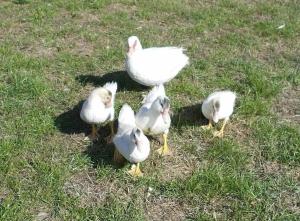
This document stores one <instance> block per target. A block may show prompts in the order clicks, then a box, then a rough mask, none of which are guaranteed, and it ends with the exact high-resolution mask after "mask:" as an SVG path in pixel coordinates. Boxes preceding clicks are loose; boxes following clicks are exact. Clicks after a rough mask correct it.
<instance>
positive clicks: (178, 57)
mask: <svg viewBox="0 0 300 221" xmlns="http://www.w3.org/2000/svg"><path fill="white" fill-rule="evenodd" d="M183 51H184V49H183V48H178V47H153V48H146V49H143V48H142V45H141V43H140V41H139V39H138V38H137V37H136V36H131V37H129V38H128V52H127V57H126V69H127V72H128V74H129V76H130V77H131V78H132V79H133V80H134V81H136V82H138V83H140V84H142V85H145V86H155V85H159V84H163V83H166V82H168V81H170V80H171V79H173V78H174V77H175V76H176V75H177V74H178V73H179V71H180V70H181V69H182V68H184V67H185V66H186V65H187V64H188V63H189V58H188V57H187V56H186V55H185V54H184V53H183Z"/></svg>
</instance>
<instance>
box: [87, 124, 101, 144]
mask: <svg viewBox="0 0 300 221" xmlns="http://www.w3.org/2000/svg"><path fill="white" fill-rule="evenodd" d="M98 135H99V134H98V132H97V126H96V125H95V124H92V133H91V135H90V136H89V137H90V139H91V140H96V139H97V137H98Z"/></svg>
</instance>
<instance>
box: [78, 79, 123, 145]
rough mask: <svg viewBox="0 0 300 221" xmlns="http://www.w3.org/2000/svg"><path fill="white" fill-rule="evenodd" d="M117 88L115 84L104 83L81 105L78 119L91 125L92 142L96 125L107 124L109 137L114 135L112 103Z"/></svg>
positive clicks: (96, 135) (95, 136) (95, 134)
mask: <svg viewBox="0 0 300 221" xmlns="http://www.w3.org/2000/svg"><path fill="white" fill-rule="evenodd" d="M117 88H118V85H117V83H116V82H110V83H106V84H105V85H104V86H103V87H99V88H96V89H94V90H93V91H92V92H91V94H90V95H89V97H88V98H87V99H86V100H85V102H84V103H83V105H82V108H81V111H80V118H81V119H82V120H83V121H85V122H86V123H88V124H91V125H92V133H91V135H90V138H91V139H92V140H95V139H96V138H97V137H98V133H97V126H96V125H97V124H104V123H106V122H109V123H110V128H111V135H113V134H114V128H113V120H114V113H115V109H114V102H115V95H116V91H117Z"/></svg>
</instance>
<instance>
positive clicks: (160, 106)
mask: <svg viewBox="0 0 300 221" xmlns="http://www.w3.org/2000/svg"><path fill="white" fill-rule="evenodd" d="M152 108H153V110H155V111H157V112H159V113H160V114H162V115H163V116H164V115H166V114H168V113H169V110H170V100H169V98H167V97H161V96H159V97H158V98H156V100H155V101H154V102H153V104H152Z"/></svg>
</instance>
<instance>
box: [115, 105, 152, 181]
mask: <svg viewBox="0 0 300 221" xmlns="http://www.w3.org/2000/svg"><path fill="white" fill-rule="evenodd" d="M118 123H119V125H118V132H117V134H116V136H115V137H114V138H113V143H114V144H115V146H116V149H117V150H115V153H114V160H115V161H118V160H119V158H120V154H121V155H122V156H123V157H124V158H126V159H127V160H128V161H129V162H130V163H133V165H132V167H131V170H130V171H128V173H129V174H131V175H132V176H142V175H143V174H142V172H141V170H140V162H142V161H144V160H146V159H147V158H148V156H149V153H150V142H149V140H148V138H147V137H146V136H145V135H144V133H143V131H142V130H141V129H139V128H137V127H136V124H135V118H134V112H133V110H132V109H131V107H130V106H129V105H128V104H124V105H123V107H122V108H121V110H120V113H119V119H118ZM134 164H137V165H134Z"/></svg>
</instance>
